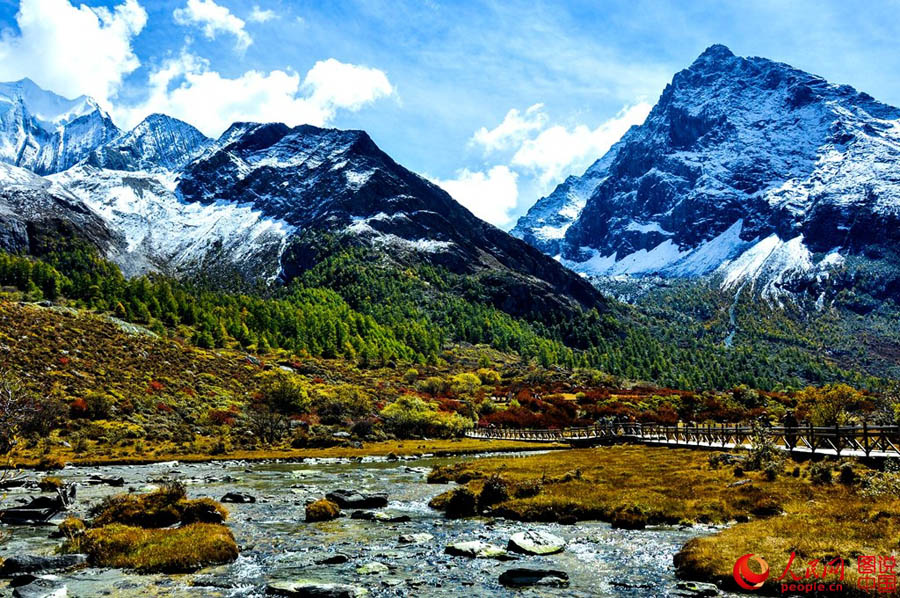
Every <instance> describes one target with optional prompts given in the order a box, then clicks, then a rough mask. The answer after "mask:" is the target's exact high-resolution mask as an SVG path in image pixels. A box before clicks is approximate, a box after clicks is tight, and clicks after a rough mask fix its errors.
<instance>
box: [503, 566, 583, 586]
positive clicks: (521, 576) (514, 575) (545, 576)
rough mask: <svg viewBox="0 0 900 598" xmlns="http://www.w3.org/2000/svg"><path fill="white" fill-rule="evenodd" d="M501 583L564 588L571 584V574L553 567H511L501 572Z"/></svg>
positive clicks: (505, 584)
mask: <svg viewBox="0 0 900 598" xmlns="http://www.w3.org/2000/svg"><path fill="white" fill-rule="evenodd" d="M500 585H504V586H508V587H513V588H523V587H526V586H552V587H557V588H564V587H566V586H568V585H569V574H568V573H566V572H565V571H554V570H552V569H524V568H521V569H509V570H508V571H504V572H503V573H501V574H500Z"/></svg>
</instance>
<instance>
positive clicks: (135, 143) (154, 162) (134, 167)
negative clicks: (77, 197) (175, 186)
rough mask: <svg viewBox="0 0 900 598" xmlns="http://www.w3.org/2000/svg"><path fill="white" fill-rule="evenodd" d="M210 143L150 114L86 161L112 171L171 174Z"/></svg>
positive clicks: (162, 116) (166, 118) (184, 127)
mask: <svg viewBox="0 0 900 598" xmlns="http://www.w3.org/2000/svg"><path fill="white" fill-rule="evenodd" d="M211 143H212V140H211V139H210V138H208V137H207V136H206V135H204V134H203V133H201V132H200V131H198V130H197V129H196V128H194V127H193V126H191V125H189V124H188V123H186V122H184V121H180V120H178V119H177V118H172V117H171V116H166V115H165V114H151V115H150V116H148V117H147V118H145V119H144V120H143V121H142V122H141V123H140V124H139V125H138V126H136V127H135V128H134V129H132V130H131V131H128V132H126V133H122V134H121V135H120V136H118V137H117V138H115V139H113V140H111V141H109V142H108V143H106V144H104V145H102V146H101V147H98V148H97V149H95V150H94V151H92V152H91V153H90V154H89V155H88V156H87V157H86V158H85V162H86V163H87V164H90V165H91V166H97V167H99V168H108V169H112V170H128V171H139V170H145V171H149V172H160V171H169V172H174V171H177V170H179V169H181V168H182V167H184V166H185V165H187V164H188V163H189V162H190V161H191V160H193V159H194V158H196V157H197V156H199V155H200V154H201V153H203V150H205V149H206V148H207V147H208V146H209V145H210V144H211Z"/></svg>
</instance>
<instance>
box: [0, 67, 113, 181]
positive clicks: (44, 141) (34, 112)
mask: <svg viewBox="0 0 900 598" xmlns="http://www.w3.org/2000/svg"><path fill="white" fill-rule="evenodd" d="M119 133H120V131H119V128H118V127H116V125H115V124H114V123H113V121H112V119H111V118H110V117H109V115H108V114H106V112H104V111H103V110H102V109H101V108H100V107H99V105H98V104H97V102H95V101H94V100H93V99H91V98H88V97H86V96H81V97H78V98H75V99H73V100H69V99H66V98H63V97H61V96H58V95H56V94H54V93H52V92H49V91H46V90H44V89H41V88H40V87H38V86H37V85H36V84H35V83H34V82H33V81H31V80H30V79H22V80H21V81H16V82H12V83H0V161H2V162H5V163H7V164H12V165H13V166H19V167H22V168H27V169H28V170H30V171H32V172H35V173H37V174H51V173H54V172H60V171H62V170H65V169H66V168H69V167H71V166H73V165H74V164H76V163H78V162H79V161H81V160H83V159H84V158H85V156H87V155H88V154H89V153H90V152H91V151H93V150H94V149H95V148H97V147H99V146H101V145H103V144H105V143H107V142H109V141H110V140H112V139H114V138H115V137H117V136H118V135H119Z"/></svg>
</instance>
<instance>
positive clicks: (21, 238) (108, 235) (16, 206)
mask: <svg viewBox="0 0 900 598" xmlns="http://www.w3.org/2000/svg"><path fill="white" fill-rule="evenodd" d="M72 237H79V238H82V239H85V240H87V241H89V242H91V243H92V244H93V245H95V246H96V247H98V248H99V249H100V250H101V251H104V252H107V253H110V254H114V253H116V252H117V251H118V248H119V246H120V238H119V237H118V235H117V233H116V232H115V231H113V230H111V229H110V228H109V227H108V226H107V225H106V223H105V222H104V221H103V219H102V218H100V217H99V216H98V215H97V214H95V213H94V212H93V211H92V210H91V209H90V208H89V207H88V206H87V205H85V204H84V203H83V202H82V201H81V200H80V199H79V198H77V197H76V196H75V195H73V194H71V193H69V191H68V190H66V189H64V188H63V187H61V186H60V185H58V184H56V183H53V182H51V181H48V180H47V179H45V178H42V177H39V176H37V175H36V174H34V173H32V172H29V171H27V170H25V169H23V168H18V167H16V166H12V165H9V164H3V163H0V250H3V251H8V252H14V253H19V252H24V253H32V254H40V253H42V252H43V251H44V250H45V249H46V247H45V242H47V241H49V243H50V244H51V245H55V244H56V243H57V242H58V241H59V240H61V239H67V238H72Z"/></svg>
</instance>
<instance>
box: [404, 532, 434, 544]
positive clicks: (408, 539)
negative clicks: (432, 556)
mask: <svg viewBox="0 0 900 598" xmlns="http://www.w3.org/2000/svg"><path fill="white" fill-rule="evenodd" d="M432 540H434V536H432V535H431V534H426V533H424V532H423V533H421V534H400V537H399V538H397V542H399V543H400V544H425V543H426V542H431V541H432Z"/></svg>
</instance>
